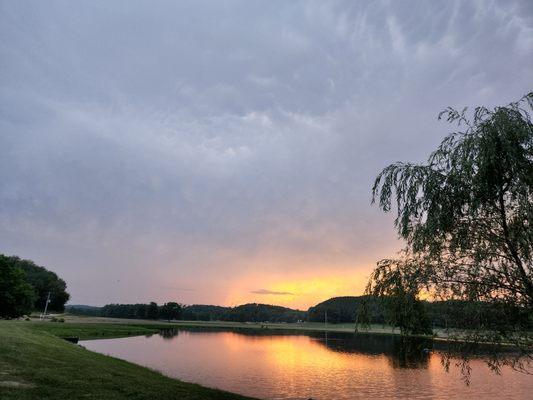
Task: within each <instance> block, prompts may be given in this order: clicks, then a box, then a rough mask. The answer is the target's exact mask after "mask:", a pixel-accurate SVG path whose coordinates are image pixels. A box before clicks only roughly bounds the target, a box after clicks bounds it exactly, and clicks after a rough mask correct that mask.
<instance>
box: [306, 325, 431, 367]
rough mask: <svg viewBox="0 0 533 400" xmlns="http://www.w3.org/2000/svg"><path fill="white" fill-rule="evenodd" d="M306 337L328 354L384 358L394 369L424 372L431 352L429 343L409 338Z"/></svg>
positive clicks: (382, 336)
mask: <svg viewBox="0 0 533 400" xmlns="http://www.w3.org/2000/svg"><path fill="white" fill-rule="evenodd" d="M309 336H311V337H314V338H317V339H318V343H320V344H322V345H324V346H326V347H327V348H328V349H329V350H332V351H336V352H341V353H359V354H367V355H384V356H386V357H387V358H388V360H389V362H390V364H391V365H392V367H394V368H427V366H428V362H429V356H430V350H431V349H432V348H433V343H432V341H431V340H428V339H423V338H413V337H401V336H385V335H368V334H338V333H331V332H325V333H321V334H313V335H309Z"/></svg>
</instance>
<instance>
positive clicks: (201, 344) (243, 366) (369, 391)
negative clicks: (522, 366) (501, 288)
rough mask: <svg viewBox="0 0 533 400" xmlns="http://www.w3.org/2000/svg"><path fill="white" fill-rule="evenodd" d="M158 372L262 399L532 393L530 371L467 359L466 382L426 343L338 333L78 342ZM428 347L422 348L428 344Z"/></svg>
mask: <svg viewBox="0 0 533 400" xmlns="http://www.w3.org/2000/svg"><path fill="white" fill-rule="evenodd" d="M80 344H81V345H82V346H84V347H86V348H87V349H89V350H93V351H96V352H99V353H103V354H107V355H111V356H114V357H117V358H121V359H124V360H128V361H131V362H134V363H136V364H140V365H143V366H146V367H149V368H152V369H155V370H158V371H160V372H162V373H163V374H165V375H168V376H171V377H174V378H178V379H181V380H184V381H188V382H194V383H198V384H201V385H204V386H209V387H215V388H219V389H224V390H228V391H231V392H235V393H240V394H244V395H248V396H254V397H259V398H263V399H284V400H289V399H308V398H313V399H317V400H325V399H371V398H374V399H465V398H478V399H532V398H533V396H532V394H533V376H531V375H525V374H521V373H518V372H515V371H513V370H511V369H510V368H504V369H503V370H502V371H501V375H496V374H495V373H493V372H491V371H490V370H489V369H488V367H487V366H486V364H485V363H484V361H483V360H482V359H480V358H478V359H475V360H472V361H471V362H470V366H471V367H472V373H471V376H470V385H466V384H465V383H464V382H463V380H462V379H461V373H460V370H459V368H456V367H453V366H452V368H451V370H450V372H449V373H446V372H445V371H444V368H443V367H442V365H441V355H440V354H439V352H438V350H437V349H434V350H429V349H431V348H432V344H431V342H420V343H419V342H416V343H414V344H409V346H408V350H406V349H405V346H404V345H402V341H401V338H397V337H390V336H377V335H374V336H372V335H352V334H341V333H335V334H333V333H329V334H326V333H324V332H321V333H310V334H294V333H287V334H285V333H283V334H280V333H276V332H272V331H270V332H268V333H265V332H263V331H260V332H255V331H245V330H241V331H227V330H221V331H205V330H194V329H179V330H176V331H172V332H165V333H162V334H158V335H152V336H136V337H128V338H120V339H102V340H89V341H82V342H80ZM428 350H429V351H428Z"/></svg>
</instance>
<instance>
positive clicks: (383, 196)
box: [368, 93, 533, 344]
mask: <svg viewBox="0 0 533 400" xmlns="http://www.w3.org/2000/svg"><path fill="white" fill-rule="evenodd" d="M532 108H533V93H530V94H528V95H526V96H524V97H523V98H522V99H521V100H520V101H518V102H516V103H511V104H510V105H508V106H505V107H496V108H495V109H493V110H489V109H487V108H485V107H478V108H476V109H475V111H474V113H473V117H472V119H471V120H469V119H468V118H467V116H466V109H464V110H463V111H462V112H458V111H456V110H454V109H452V108H448V109H447V110H445V111H444V112H442V113H441V114H440V115H439V119H440V118H442V117H443V116H445V117H446V119H447V120H448V121H449V122H457V123H458V126H463V127H464V129H463V130H462V131H459V132H454V133H452V134H450V135H449V136H447V137H446V138H445V139H444V140H443V141H442V143H441V145H440V146H439V147H438V148H437V150H435V151H434V152H433V153H432V154H431V155H430V157H429V158H428V161H427V162H426V163H423V164H412V163H401V162H399V163H395V164H392V165H389V166H388V167H386V168H385V169H384V170H383V171H382V172H381V173H380V174H379V175H378V176H377V178H376V181H375V183H374V187H373V201H378V202H379V205H380V207H381V208H382V209H383V211H385V212H388V211H390V209H391V206H392V204H393V202H394V203H395V204H396V206H397V209H398V215H397V218H396V220H395V225H396V227H397V229H398V232H399V234H400V235H401V237H403V238H404V239H405V240H406V242H407V248H406V251H405V253H404V256H403V257H402V258H401V259H400V260H384V261H382V262H380V263H379V264H378V267H377V269H376V271H375V272H374V274H373V275H372V277H371V281H370V283H369V287H368V292H369V293H376V294H379V293H380V292H381V293H387V292H388V291H393V290H394V287H395V285H397V283H398V282H397V278H398V277H402V280H403V283H404V284H406V285H407V286H408V287H409V291H410V293H415V292H416V293H418V292H419V291H420V290H422V289H425V290H427V291H428V293H430V294H432V295H433V296H434V297H435V298H441V299H453V300H466V301H470V302H476V304H487V303H489V304H492V305H495V309H500V310H506V311H504V312H501V313H500V315H501V316H502V317H503V318H504V321H502V320H491V319H488V320H487V321H486V324H481V325H479V324H478V325H477V326H476V325H474V326H475V327H476V328H477V330H476V332H475V335H476V337H471V338H470V339H471V340H472V341H479V340H490V341H492V342H494V341H496V342H500V341H502V340H504V341H513V342H514V343H516V344H520V343H523V342H524V340H526V341H527V340H528V338H529V340H531V336H530V335H531V333H530V330H531V322H532V319H533V318H532V317H531V315H532V309H533V276H532V273H533V272H532V265H533V228H532V223H533V125H532V123H531V119H530V116H529V114H528V111H527V110H529V111H530V110H531V109H532Z"/></svg>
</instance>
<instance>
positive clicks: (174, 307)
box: [159, 302, 182, 321]
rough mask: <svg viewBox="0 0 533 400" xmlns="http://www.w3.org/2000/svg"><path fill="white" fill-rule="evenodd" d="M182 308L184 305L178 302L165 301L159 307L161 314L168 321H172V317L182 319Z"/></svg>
mask: <svg viewBox="0 0 533 400" xmlns="http://www.w3.org/2000/svg"><path fill="white" fill-rule="evenodd" d="M181 310H182V307H181V305H179V304H178V303H174V302H169V303H165V304H163V305H162V306H161V307H160V309H159V316H160V317H161V318H163V319H166V320H168V321H170V320H171V319H180V317H181Z"/></svg>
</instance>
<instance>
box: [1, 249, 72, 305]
mask: <svg viewBox="0 0 533 400" xmlns="http://www.w3.org/2000/svg"><path fill="white" fill-rule="evenodd" d="M0 259H2V260H4V261H5V262H6V263H8V264H10V265H13V266H16V267H18V268H20V269H22V270H23V271H24V272H25V273H26V280H27V282H28V283H29V284H30V285H31V286H33V288H34V290H35V293H36V297H35V302H34V303H33V308H34V309H35V310H42V309H44V306H45V304H46V299H47V297H48V292H50V300H51V301H50V304H49V305H48V308H49V310H52V311H63V310H64V308H65V303H66V302H67V301H68V299H69V298H70V295H69V294H68V293H67V290H66V289H67V284H66V283H65V281H64V280H63V279H60V278H59V277H58V276H57V275H56V274H55V273H54V272H52V271H48V270H47V269H46V268H44V267H40V266H38V265H35V263H34V262H33V261H30V260H23V259H20V258H19V257H16V256H5V255H3V254H0Z"/></svg>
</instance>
